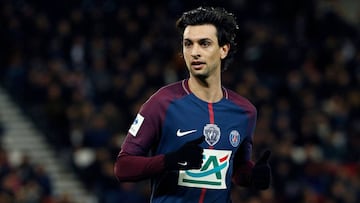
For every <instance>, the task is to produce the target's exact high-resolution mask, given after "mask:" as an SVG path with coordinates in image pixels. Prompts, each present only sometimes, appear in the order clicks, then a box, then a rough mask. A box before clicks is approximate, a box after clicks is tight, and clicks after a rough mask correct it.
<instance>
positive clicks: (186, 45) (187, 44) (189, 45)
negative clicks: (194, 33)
mask: <svg viewBox="0 0 360 203" xmlns="http://www.w3.org/2000/svg"><path fill="white" fill-rule="evenodd" d="M191 45H192V43H191V42H190V41H188V40H186V41H184V43H183V46H184V47H186V48H188V47H191Z"/></svg>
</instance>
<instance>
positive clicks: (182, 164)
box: [178, 161, 188, 166]
mask: <svg viewBox="0 0 360 203" xmlns="http://www.w3.org/2000/svg"><path fill="white" fill-rule="evenodd" d="M178 164H179V165H180V166H187V164H188V163H187V161H184V162H178Z"/></svg>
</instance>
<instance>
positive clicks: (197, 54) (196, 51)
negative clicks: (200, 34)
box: [191, 44, 200, 58]
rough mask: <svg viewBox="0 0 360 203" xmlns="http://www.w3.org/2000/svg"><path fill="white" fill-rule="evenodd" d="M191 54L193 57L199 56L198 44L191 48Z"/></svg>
mask: <svg viewBox="0 0 360 203" xmlns="http://www.w3.org/2000/svg"><path fill="white" fill-rule="evenodd" d="M191 56H192V57H193V58H199V57H200V51H199V46H198V45H196V44H195V45H194V46H193V47H192V49H191Z"/></svg>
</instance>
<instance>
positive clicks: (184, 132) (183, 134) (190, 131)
mask: <svg viewBox="0 0 360 203" xmlns="http://www.w3.org/2000/svg"><path fill="white" fill-rule="evenodd" d="M196 131H197V130H188V131H183V132H181V131H180V129H178V130H177V131H176V136H178V137H182V136H185V135H188V134H191V133H194V132H196Z"/></svg>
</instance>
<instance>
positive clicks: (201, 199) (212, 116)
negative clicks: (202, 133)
mask: <svg viewBox="0 0 360 203" xmlns="http://www.w3.org/2000/svg"><path fill="white" fill-rule="evenodd" d="M208 110H209V121H210V123H211V124H214V123H215V119H214V109H213V104H212V103H208ZM209 148H210V149H213V148H214V147H213V146H210V147H209ZM205 193H206V188H202V189H201V194H200V199H199V203H204V199H205Z"/></svg>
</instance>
